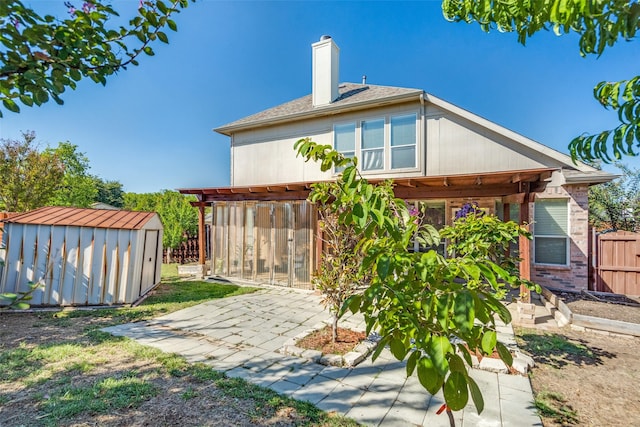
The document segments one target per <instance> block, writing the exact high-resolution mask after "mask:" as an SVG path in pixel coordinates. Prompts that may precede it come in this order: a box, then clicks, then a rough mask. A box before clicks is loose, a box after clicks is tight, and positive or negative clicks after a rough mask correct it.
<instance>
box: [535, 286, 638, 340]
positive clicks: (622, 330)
mask: <svg viewBox="0 0 640 427" xmlns="http://www.w3.org/2000/svg"><path fill="white" fill-rule="evenodd" d="M540 298H542V301H543V303H544V304H545V306H546V307H547V309H549V311H550V312H551V314H553V316H554V318H555V319H556V321H557V322H558V325H559V326H566V325H571V329H575V330H579V331H592V332H598V333H606V334H609V335H614V336H624V337H629V336H633V337H640V325H638V324H636V323H629V322H622V321H620V320H610V319H603V318H601V317H593V316H585V315H583V314H575V313H573V312H572V311H571V309H570V308H569V306H567V305H566V304H565V303H564V301H562V300H561V299H560V298H558V297H557V296H555V295H554V294H553V293H552V292H551V291H550V290H549V289H547V288H545V287H542V295H540Z"/></svg>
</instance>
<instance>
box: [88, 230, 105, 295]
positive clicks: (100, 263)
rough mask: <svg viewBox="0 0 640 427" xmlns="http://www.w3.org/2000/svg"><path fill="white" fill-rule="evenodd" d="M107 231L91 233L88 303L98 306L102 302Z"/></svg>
mask: <svg viewBox="0 0 640 427" xmlns="http://www.w3.org/2000/svg"><path fill="white" fill-rule="evenodd" d="M106 235H107V230H105V229H104V228H95V229H94V233H93V250H92V254H91V257H92V262H91V273H90V275H89V301H90V303H91V304H99V303H100V302H102V301H103V290H104V277H105V274H106V271H105V261H104V259H105V238H106Z"/></svg>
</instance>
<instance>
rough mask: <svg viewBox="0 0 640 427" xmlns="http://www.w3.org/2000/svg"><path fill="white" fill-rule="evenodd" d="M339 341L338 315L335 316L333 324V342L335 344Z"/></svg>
mask: <svg viewBox="0 0 640 427" xmlns="http://www.w3.org/2000/svg"><path fill="white" fill-rule="evenodd" d="M337 341H338V314H337V313H334V314H333V322H332V324H331V342H333V343H334V344H335V343H336V342H337Z"/></svg>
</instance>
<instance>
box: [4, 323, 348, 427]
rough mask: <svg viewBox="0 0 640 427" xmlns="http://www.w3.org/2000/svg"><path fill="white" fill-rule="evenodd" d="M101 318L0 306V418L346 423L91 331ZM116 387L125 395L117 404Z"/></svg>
mask: <svg viewBox="0 0 640 427" xmlns="http://www.w3.org/2000/svg"><path fill="white" fill-rule="evenodd" d="M109 323H112V321H111V320H110V319H108V318H106V319H105V318H93V317H78V318H56V317H55V316H54V315H53V314H52V313H21V314H8V313H0V420H2V421H0V424H1V425H2V426H23V425H28V426H178V425H179V426H230V425H233V426H299V425H306V426H310V425H313V426H316V425H319V426H338V425H355V423H354V422H352V421H348V420H343V419H342V418H341V417H334V416H332V415H326V414H323V413H322V412H321V411H319V410H318V409H317V408H315V407H313V406H312V405H310V404H306V403H300V402H295V401H293V400H292V399H289V398H286V397H282V396H280V395H278V394H277V393H275V392H272V391H270V390H266V389H262V388H259V387H256V386H253V385H251V384H248V383H245V382H244V381H242V380H240V379H234V378H225V377H224V376H223V375H222V374H220V373H217V372H215V371H213V370H211V369H209V368H208V367H207V366H205V365H190V364H188V363H186V362H184V360H183V359H182V358H179V357H177V356H171V355H166V354H163V353H161V352H159V351H157V350H154V349H151V348H149V347H144V346H141V345H139V344H136V343H135V342H132V341H130V340H127V339H124V338H118V337H112V336H110V335H108V334H106V333H103V332H100V331H99V330H98V328H99V327H101V326H105V325H107V324H109ZM110 384H111V385H115V386H116V387H120V389H118V390H115V391H114V389H113V388H111V389H110V388H109V385H110ZM120 390H123V391H125V392H126V393H129V394H127V399H128V400H126V401H125V402H124V403H122V401H121V400H122V399H121V398H122V393H121V392H120ZM109 396H111V397H109ZM73 401H75V403H77V404H75V405H74V402H73ZM87 402H89V403H88V404H87Z"/></svg>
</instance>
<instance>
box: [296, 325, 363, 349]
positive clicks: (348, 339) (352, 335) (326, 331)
mask: <svg viewBox="0 0 640 427" xmlns="http://www.w3.org/2000/svg"><path fill="white" fill-rule="evenodd" d="M366 337H367V336H366V334H365V333H364V332H355V331H352V330H350V329H345V328H338V339H337V340H336V342H335V343H334V342H332V339H331V326H325V327H324V328H322V329H320V330H317V331H315V332H312V333H311V334H309V335H307V336H306V337H304V338H302V339H301V340H298V341H297V342H296V346H298V347H300V348H305V349H307V350H318V351H321V352H322V354H339V355H344V354H346V353H348V352H350V351H353V349H354V348H355V347H356V346H357V345H358V344H360V343H361V342H362V341H364V340H365V338H366Z"/></svg>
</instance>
